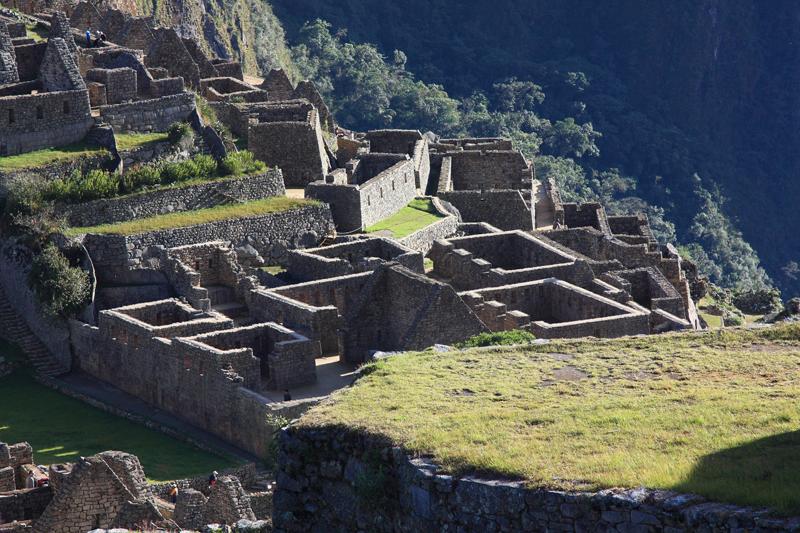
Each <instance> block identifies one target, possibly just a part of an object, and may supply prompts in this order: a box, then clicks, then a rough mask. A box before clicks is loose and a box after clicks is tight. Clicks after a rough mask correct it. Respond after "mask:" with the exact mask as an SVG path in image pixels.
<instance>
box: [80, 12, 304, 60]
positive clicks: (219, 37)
mask: <svg viewBox="0 0 800 533" xmlns="http://www.w3.org/2000/svg"><path fill="white" fill-rule="evenodd" d="M76 1H77V0H76ZM99 3H101V4H105V5H109V6H111V7H115V8H117V9H120V10H122V11H125V12H127V13H130V14H132V15H137V16H148V17H149V16H152V17H154V18H155V19H156V21H158V23H159V24H162V25H165V26H172V27H174V28H176V29H177V30H178V31H179V32H180V33H181V35H183V36H186V37H194V38H197V40H198V41H200V42H201V43H202V44H203V46H204V47H205V48H206V49H207V50H208V51H211V52H213V53H214V54H215V55H218V56H220V57H233V58H235V59H237V60H239V61H240V62H241V63H242V65H243V67H244V69H245V72H247V73H249V74H257V73H259V72H260V71H261V70H263V69H270V68H278V67H280V68H284V69H288V70H289V71H290V72H291V71H292V65H291V59H290V56H289V52H288V49H287V47H286V42H285V40H284V33H283V27H282V26H281V24H280V22H279V21H278V19H277V18H276V17H275V15H274V14H273V13H272V9H271V7H270V6H269V4H267V3H265V2H263V1H261V0H103V1H102V2H99Z"/></svg>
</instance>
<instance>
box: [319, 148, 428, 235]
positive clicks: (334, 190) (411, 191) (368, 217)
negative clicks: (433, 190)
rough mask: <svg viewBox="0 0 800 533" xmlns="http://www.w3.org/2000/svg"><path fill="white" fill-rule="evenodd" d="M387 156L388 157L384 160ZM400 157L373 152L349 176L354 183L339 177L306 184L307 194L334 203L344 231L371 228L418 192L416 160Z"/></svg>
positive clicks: (336, 217) (333, 211) (334, 216)
mask: <svg viewBox="0 0 800 533" xmlns="http://www.w3.org/2000/svg"><path fill="white" fill-rule="evenodd" d="M383 155H386V156H388V157H387V158H385V159H382V158H381V156H383ZM398 157H400V156H397V155H395V154H370V157H365V158H364V159H363V160H356V161H358V163H357V167H356V170H355V173H354V175H353V176H350V178H349V179H350V181H352V182H353V183H336V179H335V178H332V179H330V178H329V179H326V181H315V182H313V183H309V184H308V185H307V186H306V196H307V197H309V198H315V199H317V200H320V201H322V202H325V203H327V204H328V205H330V206H331V212H332V213H333V220H334V222H335V223H336V227H337V229H338V230H339V231H340V232H344V233H347V232H352V231H356V230H361V229H364V228H368V227H369V226H371V225H373V224H376V223H377V222H380V221H381V220H384V219H386V218H388V217H390V216H392V215H393V214H395V213H396V212H398V211H399V210H400V209H402V208H403V207H405V206H407V205H408V204H409V202H411V200H413V199H414V197H415V196H416V195H417V187H416V176H415V170H414V162H413V160H410V159H408V158H407V157H406V156H402V159H400V161H399V162H398V161H397V159H398ZM387 159H388V160H387ZM362 180H363V181H362ZM329 182H330V183H329Z"/></svg>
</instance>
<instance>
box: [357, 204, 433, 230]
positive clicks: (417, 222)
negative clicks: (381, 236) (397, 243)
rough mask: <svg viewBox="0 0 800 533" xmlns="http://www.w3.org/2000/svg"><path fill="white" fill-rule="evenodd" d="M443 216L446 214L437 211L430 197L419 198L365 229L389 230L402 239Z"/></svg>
mask: <svg viewBox="0 0 800 533" xmlns="http://www.w3.org/2000/svg"><path fill="white" fill-rule="evenodd" d="M442 218H444V216H442V215H441V214H439V212H438V211H436V209H435V208H434V207H433V202H432V201H431V200H430V198H418V199H416V200H412V201H411V203H410V204H408V205H407V206H406V207H404V208H403V209H401V210H400V211H398V212H397V213H395V214H394V215H392V216H390V217H389V218H387V219H386V220H382V221H381V222H378V223H377V224H375V225H374V226H370V227H369V228H367V229H366V230H365V231H366V232H367V233H374V232H376V231H389V232H391V233H392V236H394V238H396V239H402V238H403V237H408V236H409V235H411V234H412V233H414V232H415V231H417V230H421V229H422V228H424V227H425V226H429V225H431V224H433V223H434V222H436V221H437V220H439V219H442Z"/></svg>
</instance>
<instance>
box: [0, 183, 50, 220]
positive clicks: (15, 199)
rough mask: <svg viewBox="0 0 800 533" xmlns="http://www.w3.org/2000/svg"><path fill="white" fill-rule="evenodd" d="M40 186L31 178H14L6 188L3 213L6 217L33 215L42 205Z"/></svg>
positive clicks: (42, 198) (42, 197) (43, 200)
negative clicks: (6, 193) (6, 194)
mask: <svg viewBox="0 0 800 533" xmlns="http://www.w3.org/2000/svg"><path fill="white" fill-rule="evenodd" d="M44 202H45V199H44V196H43V195H42V186H41V184H40V183H38V182H37V181H36V180H34V179H33V178H20V179H16V180H14V181H13V182H12V183H11V185H10V186H9V188H8V196H7V198H6V203H5V209H4V214H5V216H6V217H9V218H13V217H15V216H29V215H34V214H36V213H38V212H39V211H41V210H42V208H43V206H44Z"/></svg>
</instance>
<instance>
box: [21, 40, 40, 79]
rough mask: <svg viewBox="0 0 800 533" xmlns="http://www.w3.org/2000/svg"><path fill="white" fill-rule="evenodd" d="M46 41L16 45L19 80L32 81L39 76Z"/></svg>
mask: <svg viewBox="0 0 800 533" xmlns="http://www.w3.org/2000/svg"><path fill="white" fill-rule="evenodd" d="M45 50H47V43H46V42H39V43H33V44H23V45H19V46H15V47H14V54H15V55H16V56H17V72H18V73H19V81H31V80H35V79H37V78H38V77H39V65H41V64H42V59H43V58H44V52H45Z"/></svg>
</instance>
